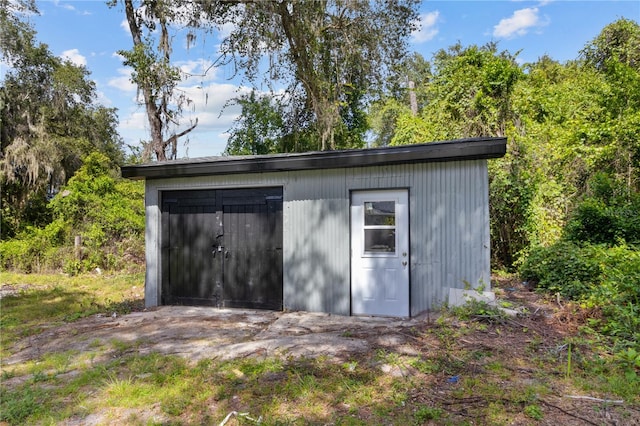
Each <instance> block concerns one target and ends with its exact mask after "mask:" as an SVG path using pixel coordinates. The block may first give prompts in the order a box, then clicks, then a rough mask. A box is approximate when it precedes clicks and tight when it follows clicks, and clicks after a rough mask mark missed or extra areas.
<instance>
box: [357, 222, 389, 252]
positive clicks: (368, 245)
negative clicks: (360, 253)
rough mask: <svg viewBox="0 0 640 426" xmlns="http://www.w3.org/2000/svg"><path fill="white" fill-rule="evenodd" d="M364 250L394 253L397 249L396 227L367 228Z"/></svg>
mask: <svg viewBox="0 0 640 426" xmlns="http://www.w3.org/2000/svg"><path fill="white" fill-rule="evenodd" d="M364 251H365V253H394V252H395V251H396V230H395V228H390V229H375V228H374V229H365V230H364Z"/></svg>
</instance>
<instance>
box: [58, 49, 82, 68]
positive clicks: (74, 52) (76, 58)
mask: <svg viewBox="0 0 640 426" xmlns="http://www.w3.org/2000/svg"><path fill="white" fill-rule="evenodd" d="M60 57H61V58H62V59H66V60H67V61H70V62H72V63H74V64H76V65H78V66H86V65H87V58H85V57H84V56H82V55H81V54H80V51H79V50H78V49H69V50H65V51H64V52H62V54H61V55H60Z"/></svg>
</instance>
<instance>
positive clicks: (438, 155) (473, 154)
mask: <svg viewBox="0 0 640 426" xmlns="http://www.w3.org/2000/svg"><path fill="white" fill-rule="evenodd" d="M506 150H507V139H506V138H473V139H459V140H454V141H446V142H431V143H425V144H417V145H402V146H390V147H384V148H367V149H349V150H341V151H320V152H304V153H294V154H270V155H243V156H221V157H202V158H192V159H181V160H172V161H159V162H153V163H146V164H138V165H130V166H123V167H122V176H123V177H126V178H132V179H145V178H146V179H161V178H168V177H186V176H204V175H228V174H239V173H263V172H278V171H292V170H314V169H336V168H345V167H362V166H383V165H389V164H406V163H426V162H433V161H453V160H477V159H488V158H499V157H502V156H503V155H504V154H505V153H506Z"/></svg>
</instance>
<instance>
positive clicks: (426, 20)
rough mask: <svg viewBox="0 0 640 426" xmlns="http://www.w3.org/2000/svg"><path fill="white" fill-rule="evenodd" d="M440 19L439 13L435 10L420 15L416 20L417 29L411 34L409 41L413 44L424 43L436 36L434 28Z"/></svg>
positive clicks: (436, 30)
mask: <svg viewBox="0 0 640 426" xmlns="http://www.w3.org/2000/svg"><path fill="white" fill-rule="evenodd" d="M439 19H440V12H438V11H437V10H436V11H434V12H429V13H422V14H420V17H419V18H418V29H416V30H414V31H412V32H411V39H412V40H413V42H414V43H424V42H425V41H429V40H431V39H433V38H434V37H435V36H436V35H437V34H438V31H439V30H438V28H437V27H436V25H437V23H438V22H439Z"/></svg>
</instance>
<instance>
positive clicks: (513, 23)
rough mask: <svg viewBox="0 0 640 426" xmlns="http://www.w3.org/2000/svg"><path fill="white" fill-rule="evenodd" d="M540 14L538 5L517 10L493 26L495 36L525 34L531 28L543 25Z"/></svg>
mask: <svg viewBox="0 0 640 426" xmlns="http://www.w3.org/2000/svg"><path fill="white" fill-rule="evenodd" d="M538 14H539V9H538V8H537V7H530V8H526V9H520V10H516V11H515V12H513V15H512V16H511V17H510V18H504V19H501V20H500V22H499V23H498V24H497V25H495V26H494V27H493V36H494V37H498V38H512V37H515V36H523V35H525V34H527V32H528V31H529V29H531V28H534V27H539V26H542V25H543V23H542V22H541V21H540V17H539V15H538Z"/></svg>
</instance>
